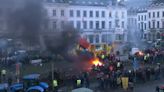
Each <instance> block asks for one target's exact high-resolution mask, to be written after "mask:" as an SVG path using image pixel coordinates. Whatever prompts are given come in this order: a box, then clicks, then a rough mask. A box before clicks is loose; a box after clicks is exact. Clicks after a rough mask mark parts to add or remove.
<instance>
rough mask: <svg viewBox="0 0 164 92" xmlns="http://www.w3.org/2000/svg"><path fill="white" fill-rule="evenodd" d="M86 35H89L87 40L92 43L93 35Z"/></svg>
mask: <svg viewBox="0 0 164 92" xmlns="http://www.w3.org/2000/svg"><path fill="white" fill-rule="evenodd" d="M88 37H89V42H90V43H93V40H94V39H93V38H94V37H93V35H88Z"/></svg>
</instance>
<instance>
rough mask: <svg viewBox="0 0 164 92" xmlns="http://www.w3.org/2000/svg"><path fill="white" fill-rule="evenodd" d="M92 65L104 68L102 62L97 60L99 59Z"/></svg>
mask: <svg viewBox="0 0 164 92" xmlns="http://www.w3.org/2000/svg"><path fill="white" fill-rule="evenodd" d="M92 64H94V65H95V66H98V65H99V66H102V65H103V64H102V62H100V61H99V59H97V58H96V59H94V60H93V61H92Z"/></svg>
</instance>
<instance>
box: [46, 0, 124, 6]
mask: <svg viewBox="0 0 164 92" xmlns="http://www.w3.org/2000/svg"><path fill="white" fill-rule="evenodd" d="M46 2H47V3H65V4H69V5H82V6H108V5H116V4H117V5H118V6H125V5H124V4H123V3H122V2H116V0H46Z"/></svg>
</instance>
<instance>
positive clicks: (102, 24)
mask: <svg viewBox="0 0 164 92" xmlns="http://www.w3.org/2000/svg"><path fill="white" fill-rule="evenodd" d="M101 26H102V29H105V21H102V23H101Z"/></svg>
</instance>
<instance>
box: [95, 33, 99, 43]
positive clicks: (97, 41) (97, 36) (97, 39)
mask: <svg viewBox="0 0 164 92" xmlns="http://www.w3.org/2000/svg"><path fill="white" fill-rule="evenodd" d="M96 43H99V35H96Z"/></svg>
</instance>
